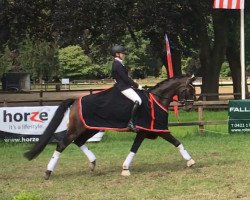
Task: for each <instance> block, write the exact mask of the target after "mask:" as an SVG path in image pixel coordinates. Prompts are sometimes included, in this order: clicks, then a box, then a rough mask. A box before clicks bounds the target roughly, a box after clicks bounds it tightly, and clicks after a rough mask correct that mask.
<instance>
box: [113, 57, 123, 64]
mask: <svg viewBox="0 0 250 200" xmlns="http://www.w3.org/2000/svg"><path fill="white" fill-rule="evenodd" d="M115 60H117V61H118V62H120V63H121V64H122V65H123V66H124V64H123V61H122V59H120V58H118V57H115Z"/></svg>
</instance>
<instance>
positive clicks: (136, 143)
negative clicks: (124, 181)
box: [121, 133, 145, 176]
mask: <svg viewBox="0 0 250 200" xmlns="http://www.w3.org/2000/svg"><path fill="white" fill-rule="evenodd" d="M144 139H145V135H144V134H143V133H137V135H136V137H135V139H134V142H133V145H132V147H131V149H130V153H129V154H128V156H127V158H126V160H125V161H124V163H123V165H122V173H121V175H122V176H130V171H129V167H130V165H131V163H132V161H133V159H134V157H135V155H136V152H137V151H138V149H139V147H140V146H141V143H142V142H143V140H144Z"/></svg>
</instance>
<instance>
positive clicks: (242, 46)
mask: <svg viewBox="0 0 250 200" xmlns="http://www.w3.org/2000/svg"><path fill="white" fill-rule="evenodd" d="M240 63H241V99H246V73H245V70H246V67H245V32H244V9H241V10H240Z"/></svg>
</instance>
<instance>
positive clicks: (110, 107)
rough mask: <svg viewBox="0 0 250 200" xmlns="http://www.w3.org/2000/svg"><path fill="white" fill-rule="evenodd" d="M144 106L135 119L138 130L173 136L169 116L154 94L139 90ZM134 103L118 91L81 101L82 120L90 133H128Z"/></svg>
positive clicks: (99, 94)
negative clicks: (98, 131)
mask: <svg viewBox="0 0 250 200" xmlns="http://www.w3.org/2000/svg"><path fill="white" fill-rule="evenodd" d="M136 92H137V93H138V95H139V96H140V97H141V99H142V105H141V106H140V107H139V108H138V111H137V114H136V116H135V122H134V124H135V126H136V129H137V130H139V131H147V132H169V130H168V112H167V110H166V108H164V107H163V106H162V105H161V104H160V103H159V102H157V101H156V100H155V98H154V96H153V94H151V93H148V92H146V91H143V90H142V91H141V90H136ZM132 107H133V102H132V101H131V100H130V99H128V98H127V97H125V96H124V95H123V94H122V93H121V92H120V91H119V90H118V89H117V88H116V87H111V88H108V89H106V90H103V91H101V92H98V93H95V94H91V95H87V96H83V97H80V98H79V99H78V110H79V116H80V119H81V121H82V123H83V125H84V126H85V128H87V129H93V130H115V131H128V128H127V124H128V121H129V119H130V115H131V110H132Z"/></svg>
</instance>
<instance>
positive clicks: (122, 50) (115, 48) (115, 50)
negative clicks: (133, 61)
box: [111, 44, 126, 56]
mask: <svg viewBox="0 0 250 200" xmlns="http://www.w3.org/2000/svg"><path fill="white" fill-rule="evenodd" d="M125 51H126V49H125V47H123V46H121V45H118V44H116V45H115V46H113V47H112V49H111V54H112V56H115V54H116V53H125Z"/></svg>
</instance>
